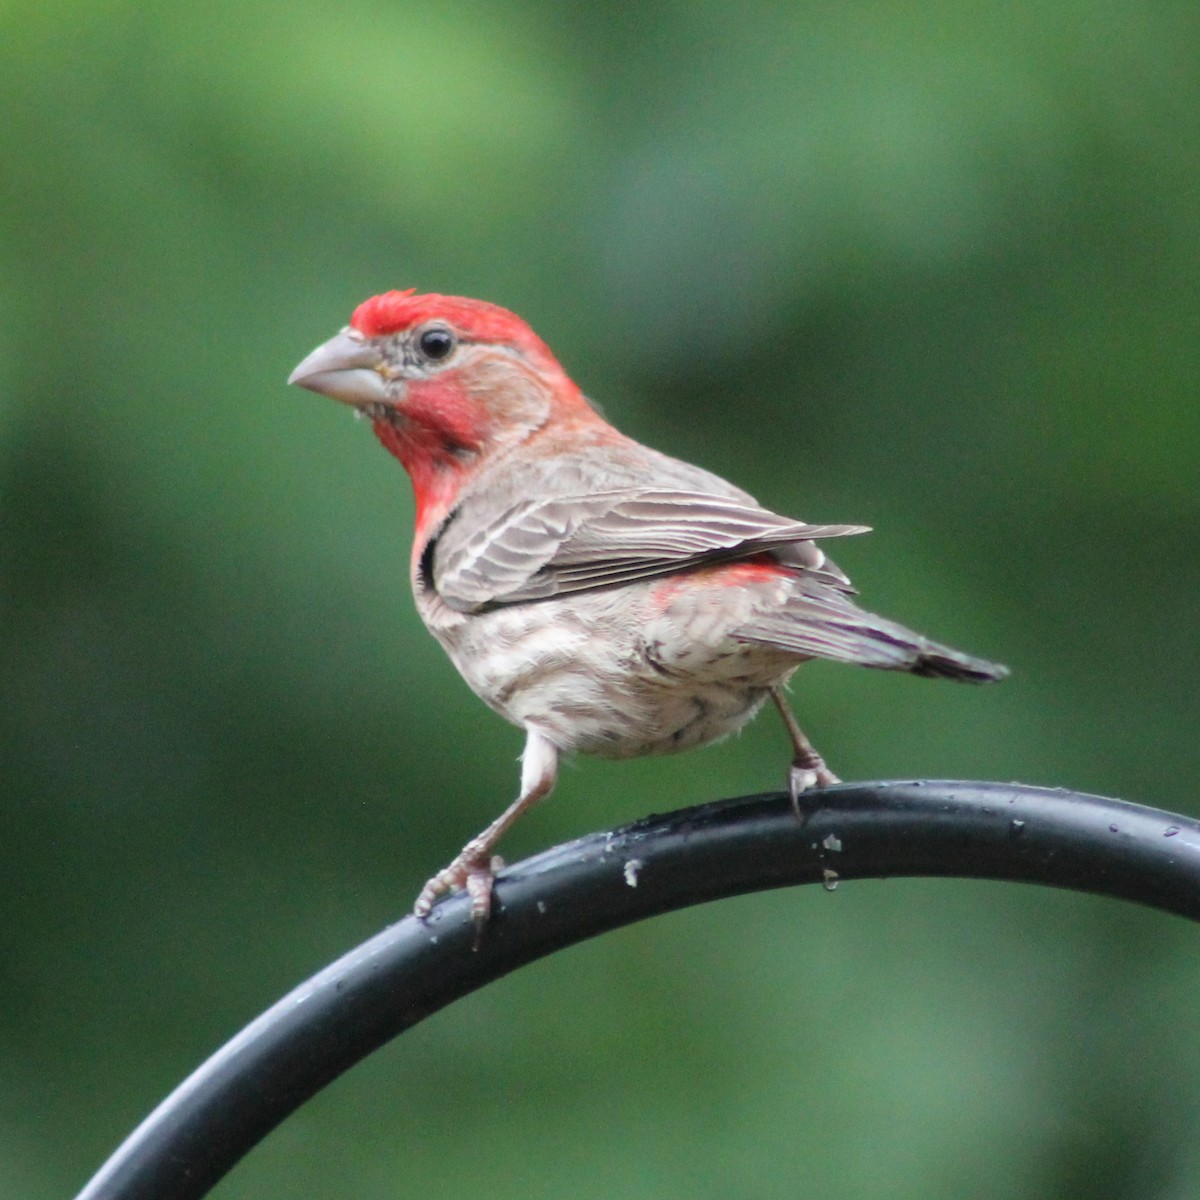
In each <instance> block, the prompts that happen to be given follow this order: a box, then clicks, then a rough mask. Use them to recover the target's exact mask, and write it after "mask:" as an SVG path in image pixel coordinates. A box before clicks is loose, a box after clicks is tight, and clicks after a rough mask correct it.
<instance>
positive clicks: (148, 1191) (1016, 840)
mask: <svg viewBox="0 0 1200 1200" xmlns="http://www.w3.org/2000/svg"><path fill="white" fill-rule="evenodd" d="M803 800H804V801H807V802H808V805H807V807H805V809H804V810H803V813H802V816H801V819H799V820H798V819H797V817H796V815H795V814H794V813H793V811H792V806H791V802H790V800H789V798H788V797H787V796H785V795H782V794H772V795H763V796H747V797H742V798H739V799H736V800H724V801H719V802H717V803H713V804H705V805H701V806H700V807H697V808H689V809H684V810H682V811H680V812H675V813H669V814H667V815H665V816H653V817H648V818H646V819H645V820H642V821H637V822H635V823H634V824H632V825H627V826H625V827H624V828H622V829H618V830H615V831H613V832H612V833H597V834H592V835H590V836H589V837H584V838H580V839H579V840H578V841H575V842H569V843H567V844H565V845H562V846H557V847H555V848H554V849H552V850H547V851H546V852H545V853H543V854H539V855H537V856H535V857H533V858H530V859H527V860H526V861H524V862H521V863H518V864H516V865H515V866H512V867H510V868H508V869H507V870H505V871H504V872H502V873H501V875H500V877H499V879H498V881H497V887H496V904H495V908H494V910H493V916H492V918H491V920H490V922H489V923H488V925H487V926H486V928H485V930H484V932H483V936H482V938H481V939H480V942H479V945H478V946H477V947H476V946H475V945H474V941H475V931H474V928H473V926H472V924H471V921H470V919H469V915H468V914H469V902H468V900H467V899H466V897H465V896H461V895H459V896H454V897H451V898H450V899H448V900H445V901H443V902H442V903H441V904H439V905H438V906H437V907H436V908H435V909H434V911H433V913H432V915H431V916H430V918H429V919H428V921H427V922H426V923H425V924H422V923H420V922H419V921H417V920H416V919H414V918H413V917H406V918H404V919H403V920H401V921H399V922H398V923H397V924H395V925H391V926H389V927H388V928H387V929H385V930H384V931H383V932H382V933H380V934H377V935H376V936H375V937H373V938H371V939H370V940H369V941H367V942H364V943H363V944H362V945H361V946H359V947H358V948H357V949H354V950H351V951H350V953H348V954H346V955H344V956H343V957H342V958H340V959H338V960H337V961H336V962H334V963H332V964H331V965H330V966H328V967H326V968H325V969H324V970H323V971H321V972H320V973H319V974H317V975H315V976H313V977H312V978H311V979H309V980H308V981H307V982H306V983H302V984H301V985H300V986H299V987H298V988H296V989H295V990H294V991H292V992H291V993H289V994H288V995H287V996H285V997H284V998H283V999H282V1000H280V1001H279V1002H278V1003H277V1004H275V1005H273V1006H272V1007H271V1008H269V1009H268V1010H267V1011H266V1012H265V1013H263V1014H262V1016H260V1017H259V1018H257V1020H255V1021H253V1022H252V1023H251V1024H250V1025H248V1026H247V1027H246V1028H245V1029H244V1030H242V1032H241V1033H239V1034H238V1035H237V1036H236V1037H235V1038H233V1040H232V1041H230V1042H229V1043H227V1044H226V1045H225V1046H224V1047H222V1048H221V1049H220V1050H218V1051H217V1052H216V1054H214V1055H213V1056H212V1057H211V1058H210V1059H209V1060H208V1061H207V1062H206V1063H204V1064H203V1065H202V1066H201V1067H199V1068H198V1069H197V1070H196V1071H195V1072H194V1073H193V1074H192V1075H191V1076H190V1077H189V1078H188V1079H186V1080H184V1082H183V1083H182V1084H180V1086H179V1087H178V1088H176V1090H175V1091H174V1092H172V1093H171V1095H170V1096H168V1097H167V1099H166V1100H164V1101H163V1102H162V1103H161V1104H160V1105H159V1106H158V1107H157V1108H156V1109H155V1110H154V1111H153V1112H152V1113H151V1114H150V1116H148V1117H147V1118H146V1120H145V1121H143V1122H142V1124H141V1125H140V1126H139V1127H138V1128H137V1129H136V1130H134V1132H133V1133H132V1134H131V1135H130V1136H129V1137H128V1138H127V1139H126V1141H125V1142H124V1144H123V1145H121V1146H120V1147H119V1148H118V1150H117V1151H116V1152H115V1153H114V1154H113V1156H112V1157H111V1158H110V1159H109V1160H108V1162H107V1163H105V1165H104V1166H103V1167H102V1168H101V1170H100V1171H99V1172H98V1173H97V1175H96V1176H95V1177H94V1178H93V1179H92V1181H91V1182H90V1183H89V1184H88V1185H87V1187H85V1188H84V1190H83V1191H82V1192H81V1193H80V1196H79V1200H164V1198H166V1197H170V1198H171V1200H190V1198H192V1197H198V1196H203V1195H204V1194H205V1193H206V1192H207V1191H208V1190H209V1189H210V1188H211V1187H212V1186H213V1185H214V1184H215V1183H216V1182H217V1180H219V1179H220V1178H221V1177H222V1176H223V1175H224V1174H225V1173H226V1172H227V1171H228V1170H229V1169H230V1168H231V1167H232V1166H233V1165H234V1164H235V1163H236V1162H237V1161H238V1160H239V1159H240V1158H241V1157H242V1156H243V1155H244V1154H246V1152H247V1151H249V1150H250V1149H251V1147H253V1146H254V1145H255V1144H256V1143H257V1142H258V1141H260V1140H261V1139H262V1138H263V1137H264V1136H265V1135H266V1134H267V1133H268V1132H270V1130H272V1129H273V1128H274V1127H275V1126H276V1125H278V1124H279V1123H280V1122H281V1121H282V1120H283V1119H284V1118H285V1117H286V1116H287V1115H288V1114H289V1113H291V1112H293V1111H294V1110H295V1109H297V1108H299V1107H300V1105H302V1104H303V1103H304V1102H305V1101H306V1100H307V1099H308V1098H309V1097H310V1096H312V1095H314V1094H315V1093H316V1092H318V1091H319V1090H320V1089H321V1088H322V1087H324V1086H325V1084H327V1083H329V1082H330V1081H331V1080H332V1079H334V1078H336V1077H337V1076H338V1075H340V1074H341V1073H342V1072H343V1071H345V1070H347V1069H348V1068H349V1067H351V1066H353V1064H354V1063H356V1062H358V1061H359V1060H360V1059H362V1058H364V1057H365V1056H366V1055H368V1054H370V1053H371V1052H372V1051H373V1050H375V1049H376V1048H378V1047H379V1046H381V1045H383V1044H384V1043H385V1042H387V1041H388V1040H389V1039H391V1038H393V1037H395V1036H396V1034H398V1033H401V1032H403V1031H404V1030H405V1029H408V1028H409V1027H411V1026H413V1025H415V1024H416V1023H417V1022H418V1021H420V1020H422V1019H423V1018H424V1017H427V1016H429V1015H430V1014H431V1013H433V1012H436V1011H437V1010H438V1009H440V1008H443V1007H444V1006H445V1005H447V1004H450V1003H451V1002H452V1001H454V1000H456V999H458V997H460V996H463V995H465V994H467V993H468V992H471V991H474V990H475V989H476V988H480V987H482V986H483V985H484V984H486V983H489V982H491V981H492V980H493V979H497V978H499V977H500V976H502V975H505V974H507V973H508V972H509V971H512V970H515V969H516V968H517V967H520V966H522V965H524V964H525V963H528V962H531V961H533V960H534V959H537V958H541V957H542V956H544V955H547V954H551V953H553V952H554V951H555V950H558V949H560V948H561V947H563V946H569V945H572V944H573V943H575V942H580V941H583V940H584V939H585V938H589V937H592V936H593V935H595V934H598V933H602V932H604V931H605V930H609V929H615V928H617V927H618V926H620V925H626V924H630V923H632V922H634V921H638V920H641V919H642V918H644V917H649V916H654V915H656V914H658V913H662V912H668V911H670V910H672V909H678V908H684V907H687V906H689V905H692V904H700V903H703V902H704V901H707V900H716V899H718V898H720V897H723V896H733V895H738V894H740V893H744V892H753V891H761V890H764V889H767V888H774V887H784V886H788V885H792V884H799V883H825V884H826V885H827V886H828V885H831V884H833V883H835V882H836V881H838V880H845V879H864V878H876V877H881V876H889V875H893V876H894V875H908V876H912V875H940V876H960V877H971V878H976V879H1008V880H1014V881H1020V882H1024V883H1042V884H1047V885H1050V886H1052V887H1064V888H1072V889H1075V890H1077V891H1083V892H1093V893H1096V894H1099V895H1106V896H1115V897H1118V898H1121V899H1125V900H1133V901H1137V902H1139V903H1142V904H1147V905H1151V906H1153V907H1156V908H1161V909H1163V910H1165V911H1166V912H1171V913H1177V914H1179V915H1181V916H1185V917H1191V918H1192V919H1200V822H1197V821H1194V820H1192V819H1190V818H1187V817H1180V816H1175V815H1173V814H1171V813H1167V812H1162V811H1160V810H1157V809H1151V808H1143V807H1141V806H1140V805H1135V804H1128V803H1126V802H1124V801H1120V800H1108V799H1104V798H1102V797H1098V796H1087V795H1083V794H1081V793H1078V792H1068V791H1063V790H1061V789H1056V790H1051V789H1046V788H1033V787H1023V786H1020V785H1017V784H998V783H949V782H932V781H917V782H912V783H873V784H842V785H838V786H835V787H830V788H825V789H822V790H821V791H819V792H814V793H809V794H806V795H805V796H804V797H803Z"/></svg>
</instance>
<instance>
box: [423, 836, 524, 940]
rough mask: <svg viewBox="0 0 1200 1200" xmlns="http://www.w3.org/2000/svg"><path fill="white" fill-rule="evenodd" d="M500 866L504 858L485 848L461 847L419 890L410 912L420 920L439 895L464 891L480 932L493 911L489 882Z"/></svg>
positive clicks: (490, 882)
mask: <svg viewBox="0 0 1200 1200" xmlns="http://www.w3.org/2000/svg"><path fill="white" fill-rule="evenodd" d="M503 866H504V859H502V858H501V857H500V855H498V854H489V853H488V852H487V851H486V850H484V851H482V852H481V851H479V850H478V849H476V848H475V847H474V846H473V845H471V844H468V845H466V846H464V847H463V850H462V852H461V853H460V854H459V855H458V857H457V858H456V859H455V860H454V861H453V862H452V863H450V865H449V866H447V867H444V868H443V869H442V870H440V871H439V872H438V873H437V874H436V875H435V876H434V877H433V878H432V879H431V880H430V881H429V882H428V883H427V884H426V885H425V886H424V887H423V888H422V889H421V894H420V895H419V896H418V897H417V902H416V904H414V905H413V914H414V915H415V916H416V917H417V919H418V920H421V921H423V920H425V918H426V917H427V916H429V914H430V912H431V911H432V910H433V906H434V903H435V902H436V901H437V898H438V897H439V896H443V895H445V894H446V893H447V892H454V891H460V890H465V891H466V893H467V895H468V896H469V897H470V899H471V920H472V921H474V923H475V928H476V930H477V931H482V929H483V927H484V925H486V924H487V920H488V917H489V916H491V913H492V884H493V883H494V882H495V880H496V872H497V871H499V870H501V869H502V868H503Z"/></svg>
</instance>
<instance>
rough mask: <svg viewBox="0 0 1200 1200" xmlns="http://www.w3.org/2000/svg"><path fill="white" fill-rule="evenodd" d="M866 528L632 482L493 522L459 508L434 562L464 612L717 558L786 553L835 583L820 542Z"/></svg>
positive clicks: (839, 581) (439, 581)
mask: <svg viewBox="0 0 1200 1200" xmlns="http://www.w3.org/2000/svg"><path fill="white" fill-rule="evenodd" d="M865 531H866V529H865V526H861V525H807V524H805V523H804V522H803V521H795V520H792V519H791V518H789V517H782V516H778V515H777V514H775V513H772V512H770V511H769V510H767V509H765V508H761V507H759V506H758V505H757V504H755V503H754V502H753V501H752V500H750V499H749V497H745V496H743V495H742V494H737V495H731V496H722V495H715V494H712V493H709V492H704V491H692V490H688V489H682V488H652V487H625V488H619V489H614V490H611V491H601V492H591V493H588V494H586V495H577V496H554V497H548V498H535V499H529V500H522V501H519V502H517V503H515V504H513V505H512V506H511V507H509V508H508V509H507V510H505V511H504V512H503V513H502V514H501V515H500V516H499V517H498V518H495V519H493V520H491V521H489V522H487V523H485V524H482V525H480V524H477V523H475V522H465V521H464V522H461V523H460V522H458V521H456V519H455V517H454V516H453V515H452V516H451V517H450V518H449V519H448V521H447V523H446V525H445V526H444V527H443V529H442V531H441V532H440V534H439V535H438V537H437V540H436V543H435V545H434V546H433V548H432V559H431V561H430V563H429V564H428V569H429V570H430V573H431V575H432V582H433V585H434V587H435V588H436V590H437V592H438V594H439V595H440V596H441V597H442V599H443V600H444V601H445V602H446V603H447V604H448V605H450V607H451V608H454V609H457V610H459V611H460V612H474V611H478V610H480V609H484V608H490V607H494V606H496V605H500V604H514V603H519V602H522V601H529V600H544V599H546V598H548V597H551V596H559V595H562V594H564V593H567V592H576V591H583V590H585V589H591V588H600V587H610V586H613V585H616V584H623V583H629V582H632V581H634V580H639V579H647V578H651V577H654V576H658V575H666V574H670V573H672V572H675V571H679V570H684V569H687V568H689V567H694V566H698V565H701V564H704V563H709V562H719V561H726V560H733V559H739V558H747V557H750V556H753V555H755V554H761V553H763V552H765V551H773V552H777V553H778V557H779V558H780V560H781V561H782V562H786V563H787V565H789V566H793V567H795V568H797V569H800V570H803V571H809V572H812V573H814V575H817V576H818V577H820V578H822V579H823V580H824V581H825V582H827V583H828V584H830V585H833V586H838V587H846V586H848V583H847V581H846V578H845V576H844V575H842V573H841V572H840V571H838V569H837V568H836V567H834V566H833V565H832V564H831V563H829V562H828V560H827V559H826V557H825V555H824V553H823V552H822V551H821V550H820V549H819V548H818V547H817V546H815V545H813V544H812V543H813V541H814V539H817V538H829V537H843V536H845V535H848V534H855V533H863V532H865Z"/></svg>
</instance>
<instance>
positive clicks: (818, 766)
mask: <svg viewBox="0 0 1200 1200" xmlns="http://www.w3.org/2000/svg"><path fill="white" fill-rule="evenodd" d="M841 782H842V781H841V780H840V779H839V778H838V777H837V776H836V775H835V774H834V773H833V772H832V771H831V770H830V769H829V768H828V767H827V766H826V765H825V760H824V759H823V758H822V757H821V756H820V755H819V754H814V755H812V756H811V757H809V756H805V757H804V758H797V759H796V760H795V761H794V762H793V763H792V765H791V767H790V768H789V769H788V793H789V794H790V795H791V797H792V811H793V812H794V813H795V814H796V818H797V819H798V820H799V819H802V817H803V813H802V812H801V811H800V796H801V794H802V793H804V792H807V791H808V790H809V789H810V788H823V787H828V786H829V785H830V784H831V783H841Z"/></svg>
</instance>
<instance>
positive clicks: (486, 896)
mask: <svg viewBox="0 0 1200 1200" xmlns="http://www.w3.org/2000/svg"><path fill="white" fill-rule="evenodd" d="M557 774H558V748H557V747H556V746H555V745H554V743H553V742H551V741H550V740H549V738H547V737H546V735H545V734H544V733H542V732H541V731H540V730H537V729H533V728H529V729H527V730H526V738H525V749H524V751H523V752H522V753H521V794H520V795H519V796H518V797H517V798H516V799H515V800H514V801H513V802H512V803H511V804H510V805H509V806H508V807H507V808H506V809H505V810H504V811H503V812H502V813H501V814H500V815H499V816H498V817H497V818H496V819H495V820H494V821H493V822H492V823H491V824H490V825H489V826H488V827H487V828H486V829H485V830H484V831H483V832H482V833H480V834H479V835H478V836H476V837H473V838H472V839H471V840H470V841H469V842H468V843H467V844H466V845H465V846H464V847H463V848H462V849H461V850H460V851H459V852H458V856H457V857H456V858H455V859H454V861H453V862H452V863H450V865H449V866H447V867H445V868H444V869H443V870H441V871H439V872H438V873H437V874H436V875H435V876H434V877H433V878H432V879H431V880H430V881H429V882H428V883H427V884H426V885H425V886H424V887H423V888H422V889H421V894H420V895H419V896H418V897H417V902H416V904H415V905H413V912H414V914H415V915H416V916H417V917H418V918H419V919H420V920H422V921H423V920H424V919H425V918H426V917H427V916H429V913H430V910H431V909H432V908H433V903H434V901H435V900H436V899H437V898H438V897H439V896H440V895H442V893H443V892H449V891H453V890H454V889H455V888H466V890H467V895H468V896H470V897H471V920H473V921H474V922H475V925H476V928H477V929H482V928H483V925H484V924H485V923H486V921H487V919H488V916H489V914H490V913H491V911H492V883H493V881H494V880H495V878H496V872H497V871H499V870H500V868H501V867H503V866H504V860H503V859H502V858H500V857H499V855H495V856H493V854H492V849H493V847H494V846H495V845H496V843H497V842H498V841H499V840H500V839H501V838H502V837H503V836H504V834H505V833H506V832H507V831H508V829H509V827H510V826H511V825H512V824H513V823H514V822H515V821H516V820H517V818H518V817H520V816H521V814H522V813H523V812H526V811H527V810H528V809H530V808H532V807H533V806H534V805H535V804H536V803H537V802H538V801H539V800H542V799H544V798H545V797H546V796H548V795H549V794H550V792H551V790H552V789H553V787H554V780H555V777H556V776H557Z"/></svg>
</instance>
